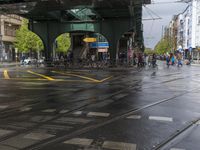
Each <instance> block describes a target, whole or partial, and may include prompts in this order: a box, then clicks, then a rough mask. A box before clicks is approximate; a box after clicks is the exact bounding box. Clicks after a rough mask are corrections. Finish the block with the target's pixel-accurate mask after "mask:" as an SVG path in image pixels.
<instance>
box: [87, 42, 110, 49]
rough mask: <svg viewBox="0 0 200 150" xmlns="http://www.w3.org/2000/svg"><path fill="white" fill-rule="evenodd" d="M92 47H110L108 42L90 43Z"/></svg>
mask: <svg viewBox="0 0 200 150" xmlns="http://www.w3.org/2000/svg"><path fill="white" fill-rule="evenodd" d="M90 48H109V44H108V42H94V43H90Z"/></svg>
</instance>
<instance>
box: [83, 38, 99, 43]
mask: <svg viewBox="0 0 200 150" xmlns="http://www.w3.org/2000/svg"><path fill="white" fill-rule="evenodd" d="M83 41H84V42H87V43H92V42H96V41H97V39H96V38H84V39H83Z"/></svg>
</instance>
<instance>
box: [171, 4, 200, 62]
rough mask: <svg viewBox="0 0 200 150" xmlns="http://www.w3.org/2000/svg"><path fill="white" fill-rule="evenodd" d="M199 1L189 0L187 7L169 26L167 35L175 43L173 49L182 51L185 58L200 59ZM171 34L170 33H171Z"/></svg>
mask: <svg viewBox="0 0 200 150" xmlns="http://www.w3.org/2000/svg"><path fill="white" fill-rule="evenodd" d="M199 8H200V0H191V1H190V2H188V7H187V8H186V9H185V10H184V11H183V12H182V13H180V14H178V15H177V16H176V17H175V18H174V17H173V19H172V21H171V22H170V24H169V29H171V28H173V29H171V30H169V32H170V33H169V34H172V35H173V36H172V38H173V39H172V40H173V41H175V43H176V44H174V46H175V49H176V50H179V51H183V52H184V55H185V57H188V55H192V56H193V58H195V59H197V58H198V59H199V57H200V9H199ZM172 24H174V26H172ZM171 32H172V33H171Z"/></svg>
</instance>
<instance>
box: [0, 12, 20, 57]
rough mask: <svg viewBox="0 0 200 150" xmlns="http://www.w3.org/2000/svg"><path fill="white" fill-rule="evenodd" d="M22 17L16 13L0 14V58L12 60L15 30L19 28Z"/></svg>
mask: <svg viewBox="0 0 200 150" xmlns="http://www.w3.org/2000/svg"><path fill="white" fill-rule="evenodd" d="M21 24H22V18H21V17H20V16H17V15H11V14H9V15H0V60H1V61H14V60H15V49H14V46H13V45H14V42H15V37H16V30H17V29H19V28H20V26H21Z"/></svg>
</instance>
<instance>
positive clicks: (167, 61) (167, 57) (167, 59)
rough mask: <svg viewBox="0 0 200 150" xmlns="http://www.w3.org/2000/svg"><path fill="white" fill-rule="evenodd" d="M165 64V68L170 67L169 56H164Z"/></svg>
mask: <svg viewBox="0 0 200 150" xmlns="http://www.w3.org/2000/svg"><path fill="white" fill-rule="evenodd" d="M166 64H167V67H168V68H169V65H170V56H169V55H166Z"/></svg>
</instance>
